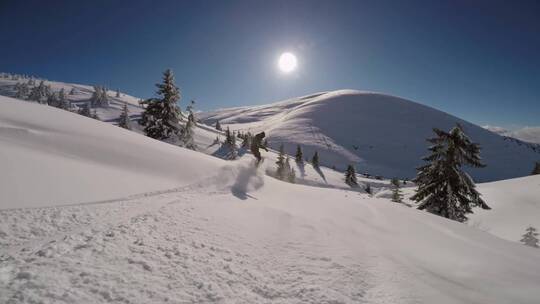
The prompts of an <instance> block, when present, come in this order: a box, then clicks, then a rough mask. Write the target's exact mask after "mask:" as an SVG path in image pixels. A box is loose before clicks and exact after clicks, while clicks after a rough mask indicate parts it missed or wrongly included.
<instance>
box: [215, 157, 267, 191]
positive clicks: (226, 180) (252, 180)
mask: <svg viewBox="0 0 540 304" xmlns="http://www.w3.org/2000/svg"><path fill="white" fill-rule="evenodd" d="M264 172H265V169H264V165H263V164H261V165H259V166H256V163H255V161H254V160H252V159H251V158H242V159H240V160H238V161H235V162H233V164H232V165H227V166H225V167H223V168H221V170H220V171H219V173H218V175H217V176H216V185H218V187H219V188H221V189H230V191H231V193H232V194H234V195H235V196H236V197H238V198H241V199H247V198H248V197H250V196H249V195H248V192H252V191H255V190H257V189H260V188H261V187H262V186H264V175H265V173H264Z"/></svg>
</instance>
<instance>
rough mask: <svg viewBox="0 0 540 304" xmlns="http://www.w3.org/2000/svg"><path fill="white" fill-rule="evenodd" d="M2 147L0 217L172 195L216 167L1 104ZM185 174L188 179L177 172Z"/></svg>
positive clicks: (191, 155) (44, 110)
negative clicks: (2, 212)
mask: <svg viewBox="0 0 540 304" xmlns="http://www.w3.org/2000/svg"><path fill="white" fill-rule="evenodd" d="M0 144H1V147H2V148H1V149H0V168H1V171H2V173H1V174H0V184H1V187H2V188H1V191H0V209H4V208H18V207H30V206H40V205H42V204H44V205H58V204H73V203H83V202H90V201H97V200H107V199H113V198H116V197H118V196H126V195H128V194H136V193H141V192H147V191H151V190H162V189H168V188H173V187H176V186H181V185H185V184H187V183H188V182H189V183H191V182H192V181H193V180H194V179H197V178H198V177H201V178H202V177H203V176H205V175H209V174H212V173H213V170H214V168H215V167H214V165H215V164H217V163H220V160H219V159H216V158H213V157H210V156H206V155H204V154H201V153H197V152H193V151H188V150H184V149H179V148H178V147H175V146H172V145H169V144H165V143H162V142H159V141H155V140H152V139H150V138H148V137H144V136H140V135H138V134H136V133H134V132H130V131H127V130H124V129H121V128H119V127H116V126H113V125H111V124H108V123H102V122H99V121H96V120H94V119H90V118H86V117H83V116H81V115H77V114H74V113H70V112H67V111H63V110H60V109H57V108H53V107H49V106H45V105H40V104H37V103H31V102H21V101H20V100H16V99H12V98H9V97H3V96H0ZM198 159H205V161H198ZM195 168H197V170H194V169H195ZM190 169H191V170H193V171H194V172H193V173H192V176H186V175H185V174H183V173H182V172H181V171H182V170H190ZM29 189H30V190H29Z"/></svg>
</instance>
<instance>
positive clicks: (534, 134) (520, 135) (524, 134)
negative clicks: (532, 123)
mask: <svg viewBox="0 0 540 304" xmlns="http://www.w3.org/2000/svg"><path fill="white" fill-rule="evenodd" d="M484 128H485V129H487V130H490V131H491V132H494V133H497V134H499V135H502V136H508V137H512V138H516V139H519V140H522V141H525V142H529V143H535V144H540V127H523V128H520V129H517V130H513V131H511V130H507V129H505V128H501V127H497V126H489V125H488V126H484Z"/></svg>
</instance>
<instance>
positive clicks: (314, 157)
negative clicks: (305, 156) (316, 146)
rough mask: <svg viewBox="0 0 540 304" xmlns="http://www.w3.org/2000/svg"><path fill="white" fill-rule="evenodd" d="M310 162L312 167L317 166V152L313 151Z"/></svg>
mask: <svg viewBox="0 0 540 304" xmlns="http://www.w3.org/2000/svg"><path fill="white" fill-rule="evenodd" d="M311 164H312V165H313V167H314V168H316V169H318V168H319V152H317V151H315V154H313V158H311Z"/></svg>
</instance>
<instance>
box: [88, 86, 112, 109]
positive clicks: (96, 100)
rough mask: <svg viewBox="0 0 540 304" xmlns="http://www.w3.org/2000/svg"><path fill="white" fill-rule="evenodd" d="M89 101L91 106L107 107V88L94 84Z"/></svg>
mask: <svg viewBox="0 0 540 304" xmlns="http://www.w3.org/2000/svg"><path fill="white" fill-rule="evenodd" d="M90 101H91V103H92V106H93V107H108V106H109V95H107V88H105V87H104V86H94V92H93V93H92V97H91V98H90Z"/></svg>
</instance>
